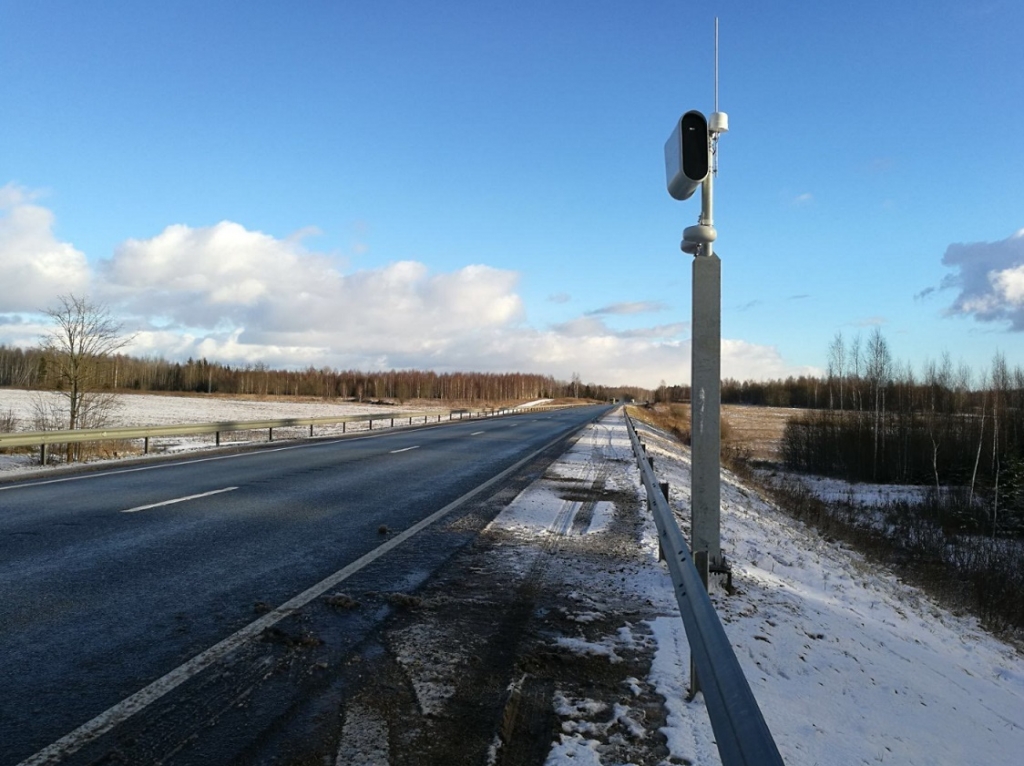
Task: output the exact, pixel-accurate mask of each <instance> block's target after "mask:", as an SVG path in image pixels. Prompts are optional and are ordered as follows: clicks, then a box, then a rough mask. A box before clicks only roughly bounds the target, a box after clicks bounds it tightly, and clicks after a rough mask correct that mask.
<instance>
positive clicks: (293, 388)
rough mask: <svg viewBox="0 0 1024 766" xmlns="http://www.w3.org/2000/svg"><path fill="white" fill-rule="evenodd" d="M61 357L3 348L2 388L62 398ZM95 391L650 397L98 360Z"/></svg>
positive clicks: (486, 381) (406, 375)
mask: <svg viewBox="0 0 1024 766" xmlns="http://www.w3.org/2000/svg"><path fill="white" fill-rule="evenodd" d="M66 385H67V384H66V381H64V380H62V377H61V375H60V369H59V356H58V355H55V354H53V353H51V352H50V351H48V350H47V349H46V348H44V347H39V348H27V349H22V348H11V347H7V346H2V345H0V386H9V387H16V388H29V389H39V390H61V389H62V387H63V386H66ZM92 385H93V387H94V388H95V389H97V390H102V391H111V392H131V391H135V392H182V393H206V394H230V395H253V396H296V397H317V398H322V399H351V400H356V401H370V400H375V401H399V402H401V401H406V400H409V399H437V400H439V401H453V402H482V401H529V400H532V399H549V398H551V399H554V398H560V397H573V398H580V399H611V398H617V397H620V396H632V397H634V398H637V399H641V400H642V399H645V398H650V397H651V395H652V394H651V392H650V391H648V390H646V389H643V388H640V387H621V386H620V387H609V386H603V385H597V384H593V383H583V382H582V381H581V380H580V379H579V378H578V377H577V376H574V377H573V380H571V381H560V380H557V379H556V378H554V377H553V376H551V375H540V374H531V373H490V372H435V371H431V370H380V371H370V372H367V371H360V370H336V369H333V368H331V367H312V366H310V367H307V368H306V369H303V370H282V369H273V368H271V367H269V366H268V365H266V364H262V363H256V364H246V365H235V366H232V365H229V364H223V363H220V362H215V361H209V360H207V359H188V360H187V361H185V362H173V361H168V360H166V359H162V358H157V359H153V358H139V357H133V356H129V355H126V354H120V353H118V354H112V355H109V356H107V357H105V358H102V359H97V360H96V370H95V374H94V380H93V381H92Z"/></svg>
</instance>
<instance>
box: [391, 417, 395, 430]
mask: <svg viewBox="0 0 1024 766" xmlns="http://www.w3.org/2000/svg"><path fill="white" fill-rule="evenodd" d="M391 427H392V428H394V427H395V419H394V418H391Z"/></svg>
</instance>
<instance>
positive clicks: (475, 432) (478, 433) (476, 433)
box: [470, 431, 487, 436]
mask: <svg viewBox="0 0 1024 766" xmlns="http://www.w3.org/2000/svg"><path fill="white" fill-rule="evenodd" d="M485 433H487V432H486V431H474V432H473V433H471V434H470V436H479V435H480V434H485Z"/></svg>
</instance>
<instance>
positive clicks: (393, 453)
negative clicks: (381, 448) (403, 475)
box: [388, 444, 420, 455]
mask: <svg viewBox="0 0 1024 766" xmlns="http://www.w3.org/2000/svg"><path fill="white" fill-rule="evenodd" d="M419 448H420V445H418V444H417V445H416V446H415V447H403V448H402V449H393V450H391V452H389V453H388V454H390V455H397V454H398V453H399V452H408V451H409V450H411V449H419Z"/></svg>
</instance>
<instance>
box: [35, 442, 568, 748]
mask: <svg viewBox="0 0 1024 766" xmlns="http://www.w3.org/2000/svg"><path fill="white" fill-rule="evenodd" d="M586 425H588V424H587V423H584V424H583V425H582V426H580V427H579V428H577V429H576V430H574V431H570V432H569V433H568V434H564V433H563V434H560V435H559V436H558V437H556V438H554V439H552V440H551V441H549V442H548V443H547V444H545V445H544V446H543V447H541V448H540V449H538V450H536V451H534V452H531V453H530V454H529V455H527V456H526V457H524V458H523V459H522V460H520V461H519V462H517V463H514V464H513V465H511V466H509V467H508V468H506V469H505V470H504V471H502V472H501V473H499V474H498V475H497V476H492V477H491V478H490V479H488V480H487V481H485V482H484V483H483V484H481V485H480V486H478V487H476V489H471V490H470V491H469V492H467V493H466V494H464V495H463V496H462V497H459V498H457V499H455V500H453V501H452V502H450V503H448V505H446V506H445V507H444V508H441V509H440V510H438V511H434V513H432V514H431V515H430V516H427V518H425V519H423V520H421V521H419V522H417V523H416V524H413V525H412V526H411V527H409V528H408V529H407V530H405V531H404V532H400V533H399V534H397V535H395V536H394V537H393V538H391V539H390V540H388V541H387V542H386V543H384V544H383V545H380V546H378V547H377V548H374V549H373V550H372V551H370V552H369V553H367V554H365V555H363V556H361V557H360V558H358V559H356V560H355V561H353V562H352V563H351V564H349V565H348V566H347V567H344V568H342V569H339V570H338V571H337V572H335V573H334V574H332V575H331V576H330V577H327V578H326V579H324V580H321V581H320V582H318V583H317V584H316V585H314V586H313V587H311V588H308V589H306V590H304V591H303V592H302V593H300V594H299V595H298V596H295V597H294V598H292V599H290V600H289V601H285V602H284V603H283V604H281V606H279V607H278V608H277V609H274V610H272V611H270V612H267V613H266V614H265V615H263V616H262V617H260V618H259V619H258V620H255V621H254V622H251V623H249V624H248V625H246V626H245V627H244V628H242V629H241V630H238V631H237V632H235V633H232V634H231V635H230V636H228V637H227V638H225V639H224V640H223V641H221V642H220V643H217V644H214V645H213V646H211V647H210V648H209V649H207V650H206V651H204V652H200V653H199V654H197V655H196V656H195V657H193V658H192V659H191V660H189V661H188V662H186V663H185V664H183V665H179V666H178V667H176V668H175V669H174V670H172V671H171V672H169V673H167V674H166V675H164V676H162V677H161V678H158V679H157V680H156V681H154V682H153V683H151V684H150V685H149V686H146V687H145V688H143V689H140V690H139V691H137V692H135V694H133V695H131V696H130V697H126V698H125V699H123V700H121V701H120V702H118V703H117V704H116V705H114V706H113V707H112V708H110V709H109V710H105V711H104V712H102V713H100V714H99V715H98V716H96V717H95V718H93V719H92V720H91V721H87V722H86V723H84V724H82V725H81V726H79V727H78V728H77V729H75V730H74V731H72V732H70V733H69V734H65V735H64V736H63V737H61V738H60V739H58V740H57V741H56V742H54V743H53V744H52V745H48V746H47V747H44V748H43V749H42V750H40V751H39V752H38V753H36V754H35V755H33V756H30V757H29V758H26V759H25V760H24V761H22V762H21V763H19V764H18V766H55V765H56V764H58V763H60V762H61V761H63V760H64V759H66V758H67V757H68V756H70V755H72V754H74V753H77V752H78V751H79V750H81V749H82V748H83V747H85V746H86V745H87V744H89V743H90V742H95V741H96V740H97V739H99V738H100V737H102V736H103V735H104V734H106V733H107V732H108V731H110V730H111V729H113V728H114V727H115V726H118V725H120V724H122V723H124V722H125V721H127V720H128V719H129V718H131V717H132V716H133V715H135V714H136V713H138V712H140V711H142V710H145V709H146V708H147V707H149V705H151V704H152V703H154V702H156V701H157V700H158V699H160V698H161V697H163V696H164V695H165V694H167V693H168V692H170V691H173V690H174V689H175V688H177V687H178V686H181V684H183V683H185V682H186V681H188V680H189V679H190V678H192V677H193V676H196V675H198V674H199V673H200V672H201V671H203V670H205V669H206V668H208V667H210V665H213V664H214V663H215V662H217V661H218V660H220V659H222V658H224V657H225V656H227V655H228V654H230V653H231V652H233V651H234V650H235V649H237V648H238V647H240V646H241V645H242V644H244V643H245V642H246V641H249V640H250V639H252V638H255V637H256V636H258V635H259V634H260V633H262V632H263V631H264V630H266V629H267V628H270V627H272V626H274V625H276V624H277V623H278V622H280V621H281V620H283V619H284V618H285V617H288V616H289V615H292V614H294V613H295V612H297V611H298V610H299V609H301V608H302V607H304V606H305V605H306V604H308V603H309V602H310V601H312V600H313V599H315V598H317V597H318V596H320V595H322V594H323V593H325V592H326V591H328V590H330V589H331V588H333V587H335V586H336V585H338V583H340V582H341V581H342V580H346V579H348V578H349V577H351V576H352V575H354V574H355V573H356V572H358V571H359V570H361V569H363V568H364V567H366V566H368V565H369V564H371V563H373V562H374V561H376V560H377V559H379V558H380V557H381V556H383V555H384V554H385V553H388V552H389V551H390V550H391V549H392V548H396V547H398V546H399V545H401V544H402V543H404V542H405V541H406V540H408V539H409V538H410V537H412V536H413V535H416V534H417V533H419V532H420V531H422V530H424V529H426V528H427V527H429V526H430V525H431V524H433V523H434V522H435V521H437V520H438V519H440V518H443V517H445V516H447V515H448V514H449V513H451V512H452V511H453V510H455V509H456V508H458V507H459V506H460V505H462V504H463V503H465V502H468V501H469V500H471V499H473V498H474V497H476V496H477V495H479V494H480V493H481V492H483V491H484V490H486V489H488V488H489V487H491V486H493V485H494V484H497V483H498V482H499V481H501V480H502V479H504V478H506V477H507V476H509V475H511V474H513V473H515V472H516V471H518V470H519V469H520V468H522V467H523V466H524V465H526V464H527V463H529V462H530V461H531V460H533V459H534V458H535V457H537V456H538V455H540V454H541V453H543V452H544V451H545V450H547V449H550V448H551V447H553V446H554V445H556V444H558V442H560V441H562V440H563V439H573V438H574V437H578V435H579V434H580V433H582V431H583V428H584V427H585V426H586Z"/></svg>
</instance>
